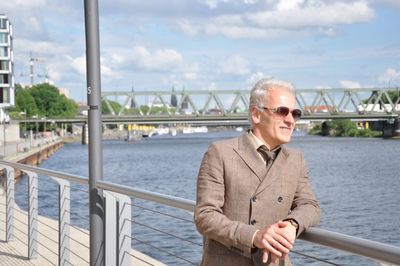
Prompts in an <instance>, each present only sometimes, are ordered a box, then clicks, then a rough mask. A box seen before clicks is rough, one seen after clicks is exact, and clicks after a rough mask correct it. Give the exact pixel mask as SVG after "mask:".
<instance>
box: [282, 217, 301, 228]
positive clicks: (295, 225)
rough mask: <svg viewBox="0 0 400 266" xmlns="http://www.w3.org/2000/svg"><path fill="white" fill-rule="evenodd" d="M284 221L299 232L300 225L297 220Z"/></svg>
mask: <svg viewBox="0 0 400 266" xmlns="http://www.w3.org/2000/svg"><path fill="white" fill-rule="evenodd" d="M284 221H287V222H289V223H290V224H291V225H293V226H294V227H295V228H296V230H299V224H298V223H297V222H296V221H295V220H293V219H287V220H284Z"/></svg>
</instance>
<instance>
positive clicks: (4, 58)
mask: <svg viewBox="0 0 400 266" xmlns="http://www.w3.org/2000/svg"><path fill="white" fill-rule="evenodd" d="M13 68H14V65H13V37H12V25H11V23H10V21H9V19H8V18H7V16H6V15H2V14H0V108H1V109H4V108H7V107H9V106H13V105H14V75H13Z"/></svg>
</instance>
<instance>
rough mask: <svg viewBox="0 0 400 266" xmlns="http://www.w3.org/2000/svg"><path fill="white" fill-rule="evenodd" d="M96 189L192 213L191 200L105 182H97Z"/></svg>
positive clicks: (192, 205)
mask: <svg viewBox="0 0 400 266" xmlns="http://www.w3.org/2000/svg"><path fill="white" fill-rule="evenodd" d="M97 188H99V189H105V190H109V191H112V192H116V193H121V194H125V195H127V196H131V197H135V198H139V199H144V200H149V201H154V202H158V203H161V204H164V205H168V206H171V207H175V208H178V209H183V210H187V211H190V212H193V211H194V201H192V200H187V199H182V198H178V197H174V196H170V195H164V194H160V193H157V192H150V191H147V190H144V189H140V188H133V187H127V186H123V185H118V184H114V183H110V182H107V181H98V182H97Z"/></svg>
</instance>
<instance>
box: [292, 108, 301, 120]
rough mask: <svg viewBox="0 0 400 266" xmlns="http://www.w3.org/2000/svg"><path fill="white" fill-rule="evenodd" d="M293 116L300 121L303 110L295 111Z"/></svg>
mask: <svg viewBox="0 0 400 266" xmlns="http://www.w3.org/2000/svg"><path fill="white" fill-rule="evenodd" d="M292 115H293V118H294V119H299V118H300V117H301V110H299V109H294V110H293V111H292Z"/></svg>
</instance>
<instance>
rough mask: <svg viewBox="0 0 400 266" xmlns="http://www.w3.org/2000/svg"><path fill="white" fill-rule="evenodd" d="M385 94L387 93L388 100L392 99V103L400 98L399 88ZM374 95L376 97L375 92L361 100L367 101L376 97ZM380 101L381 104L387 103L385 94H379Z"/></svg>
mask: <svg viewBox="0 0 400 266" xmlns="http://www.w3.org/2000/svg"><path fill="white" fill-rule="evenodd" d="M387 94H388V97H389V98H390V100H391V101H392V103H396V102H397V101H399V98H400V90H399V89H397V90H390V91H387ZM376 97H378V94H377V93H376V92H374V93H373V94H372V95H371V96H370V97H369V98H368V99H366V100H363V101H362V102H363V103H368V100H370V99H374V98H375V99H376ZM381 101H382V103H383V104H388V103H389V100H388V98H387V96H386V95H384V94H383V95H382V96H381Z"/></svg>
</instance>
